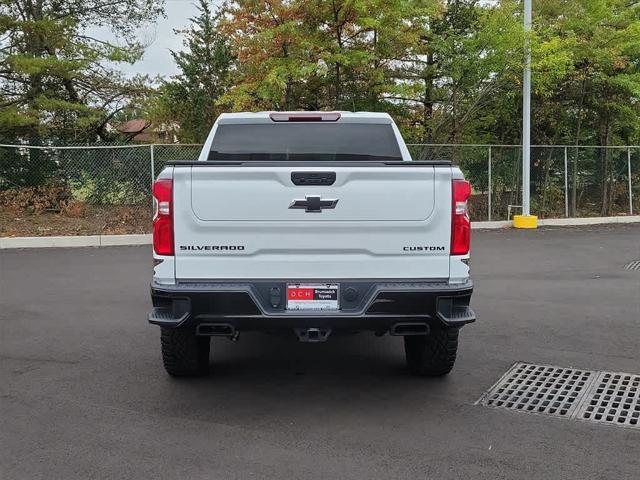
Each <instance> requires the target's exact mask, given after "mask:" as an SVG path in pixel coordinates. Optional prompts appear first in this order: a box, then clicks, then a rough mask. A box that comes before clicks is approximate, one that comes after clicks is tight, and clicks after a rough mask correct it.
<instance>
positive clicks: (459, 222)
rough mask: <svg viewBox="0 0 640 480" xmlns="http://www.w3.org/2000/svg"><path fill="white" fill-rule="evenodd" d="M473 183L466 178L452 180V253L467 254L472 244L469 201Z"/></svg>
mask: <svg viewBox="0 0 640 480" xmlns="http://www.w3.org/2000/svg"><path fill="white" fill-rule="evenodd" d="M470 196H471V184H470V183H469V182H468V181H466V180H452V181H451V199H452V201H451V203H452V205H451V218H452V220H451V255H466V254H467V253H469V247H470V244H471V221H470V220H469V209H468V206H467V201H468V200H469V197H470Z"/></svg>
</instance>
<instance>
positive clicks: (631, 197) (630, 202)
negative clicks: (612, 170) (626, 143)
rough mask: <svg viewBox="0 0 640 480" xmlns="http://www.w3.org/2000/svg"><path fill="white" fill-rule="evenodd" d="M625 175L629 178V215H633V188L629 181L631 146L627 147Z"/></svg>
mask: <svg viewBox="0 0 640 480" xmlns="http://www.w3.org/2000/svg"><path fill="white" fill-rule="evenodd" d="M627 177H628V180H629V215H633V189H632V182H631V147H627Z"/></svg>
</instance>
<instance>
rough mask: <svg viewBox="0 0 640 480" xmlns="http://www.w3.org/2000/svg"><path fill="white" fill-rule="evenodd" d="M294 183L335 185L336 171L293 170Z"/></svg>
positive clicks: (292, 178) (292, 179)
mask: <svg viewBox="0 0 640 480" xmlns="http://www.w3.org/2000/svg"><path fill="white" fill-rule="evenodd" d="M291 181H292V182H293V184H294V185H333V183H334V182H335V181H336V172H291Z"/></svg>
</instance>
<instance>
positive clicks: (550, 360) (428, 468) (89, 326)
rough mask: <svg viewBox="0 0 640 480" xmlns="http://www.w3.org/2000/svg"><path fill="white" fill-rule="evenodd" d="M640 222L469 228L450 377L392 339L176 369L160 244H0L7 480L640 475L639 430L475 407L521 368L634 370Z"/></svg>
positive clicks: (333, 342) (1, 418)
mask: <svg viewBox="0 0 640 480" xmlns="http://www.w3.org/2000/svg"><path fill="white" fill-rule="evenodd" d="M634 259H640V225H619V226H614V227H582V228H574V229H540V230H537V231H530V232H523V231H490V232H474V240H473V258H472V272H473V277H474V280H475V283H476V291H475V294H474V299H473V301H472V304H473V306H474V308H475V310H476V312H477V315H478V319H479V320H478V322H477V323H475V324H473V325H471V326H468V327H466V328H465V329H463V330H462V332H461V347H460V352H459V357H458V362H457V364H456V367H455V369H454V371H453V372H452V374H451V375H450V376H449V377H447V378H444V379H420V378H414V377H412V376H410V375H409V374H408V373H407V372H406V371H405V368H404V354H403V350H402V341H401V339H400V338H391V337H383V338H375V337H374V336H373V335H359V336H351V337H342V338H333V339H330V340H329V342H327V343H325V344H315V345H310V344H299V343H296V342H295V340H287V339H280V338H277V337H272V336H266V335H260V334H255V335H246V336H244V337H242V338H241V339H240V341H239V342H238V343H237V344H234V343H232V342H229V341H228V340H224V339H220V340H214V342H213V345H212V349H213V352H212V361H213V372H212V375H210V376H209V377H206V378H203V379H195V380H193V379H188V380H174V379H171V378H169V377H168V376H167V375H166V374H165V372H164V370H163V369H162V365H161V361H160V352H159V331H158V329H157V328H156V327H152V326H149V325H147V323H146V320H145V318H146V313H147V310H148V309H149V307H150V302H149V298H148V287H147V285H148V282H149V276H150V271H151V257H150V255H149V247H112V248H95V249H94V248H78V249H41V250H15V251H1V252H0V320H1V323H0V399H1V401H0V403H1V405H0V406H1V408H0V478H2V479H3V480H9V479H39V478H46V479H56V478H61V479H62V478H64V479H89V478H118V479H125V478H132V479H147V478H154V479H160V478H167V479H173V478H188V479H200V478H203V479H204V478H207V479H236V478H237V479H246V478H257V479H259V478H274V479H276V478H277V479H303V478H304V479H306V478H314V479H315V478H318V479H330V478H336V479H338V478H339V479H374V478H384V479H390V478H393V479H404V478H407V479H417V478H423V479H425V478H428V479H431V478H465V479H466V478H473V479H480V478H482V479H484V478H486V479H501V478H504V479H514V478H533V477H537V478H545V479H552V478H572V479H573V478H575V479H592V478H593V479H596V478H598V479H612V478H616V479H637V478H638V477H639V475H640V474H639V473H638V472H640V430H632V429H626V428H620V427H616V426H607V425H597V424H591V423H585V422H579V421H572V420H566V419H557V418H549V417H543V416H537V415H529V414H523V413H518V412H511V411H505V410H497V409H490V408H486V407H482V406H478V405H474V402H475V401H476V400H477V399H478V398H479V397H480V395H481V394H482V393H483V392H484V391H485V390H486V389H488V388H489V387H491V385H492V384H493V383H494V382H495V381H496V380H497V379H498V378H499V377H500V376H501V375H502V374H503V373H504V372H505V371H506V370H507V369H508V368H509V367H510V366H511V365H512V364H513V363H514V362H515V361H518V360H521V361H527V362H532V363H544V364H552V365H558V366H565V367H569V366H574V367H578V368H588V369H603V370H610V371H621V372H630V373H640V271H631V270H625V269H624V266H625V264H626V263H628V262H630V261H632V260H634Z"/></svg>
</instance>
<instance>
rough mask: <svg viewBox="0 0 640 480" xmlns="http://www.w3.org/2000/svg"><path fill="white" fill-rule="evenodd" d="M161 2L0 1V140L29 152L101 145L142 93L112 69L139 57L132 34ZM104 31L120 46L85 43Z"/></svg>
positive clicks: (136, 81)
mask: <svg viewBox="0 0 640 480" xmlns="http://www.w3.org/2000/svg"><path fill="white" fill-rule="evenodd" d="M162 12H163V2H162V0H0V95H1V97H0V132H1V133H0V136H2V137H3V139H5V140H10V141H24V142H29V143H32V144H39V143H43V142H45V141H46V142H48V143H52V142H53V143H60V142H69V141H73V142H93V141H95V140H97V139H101V140H109V139H110V137H111V135H110V133H109V131H108V128H107V125H108V123H109V121H110V119H111V118H112V117H113V116H114V115H115V114H116V113H117V112H119V111H122V110H123V109H125V108H127V106H129V105H130V104H131V103H132V102H135V101H136V99H138V98H139V97H141V96H143V95H145V94H146V93H148V91H147V86H146V84H145V79H144V78H140V77H136V78H132V79H129V78H126V77H125V76H124V75H122V74H121V73H120V72H118V71H117V70H115V69H114V68H113V67H112V66H110V65H114V64H116V65H117V64H118V63H122V62H127V63H133V62H135V61H136V60H138V59H139V58H140V57H141V55H142V53H143V45H142V44H141V43H140V42H138V41H137V40H136V39H135V34H136V28H137V27H139V26H140V25H142V24H143V23H145V22H149V21H153V20H154V19H155V18H156V17H157V16H158V15H161V14H162ZM96 27H108V28H109V29H110V30H111V31H112V32H114V33H115V34H116V35H117V36H118V39H119V41H120V42H121V45H118V44H116V43H114V42H110V41H105V40H102V39H99V38H96V37H94V36H92V34H91V31H92V30H94V29H95V28H96Z"/></svg>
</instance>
